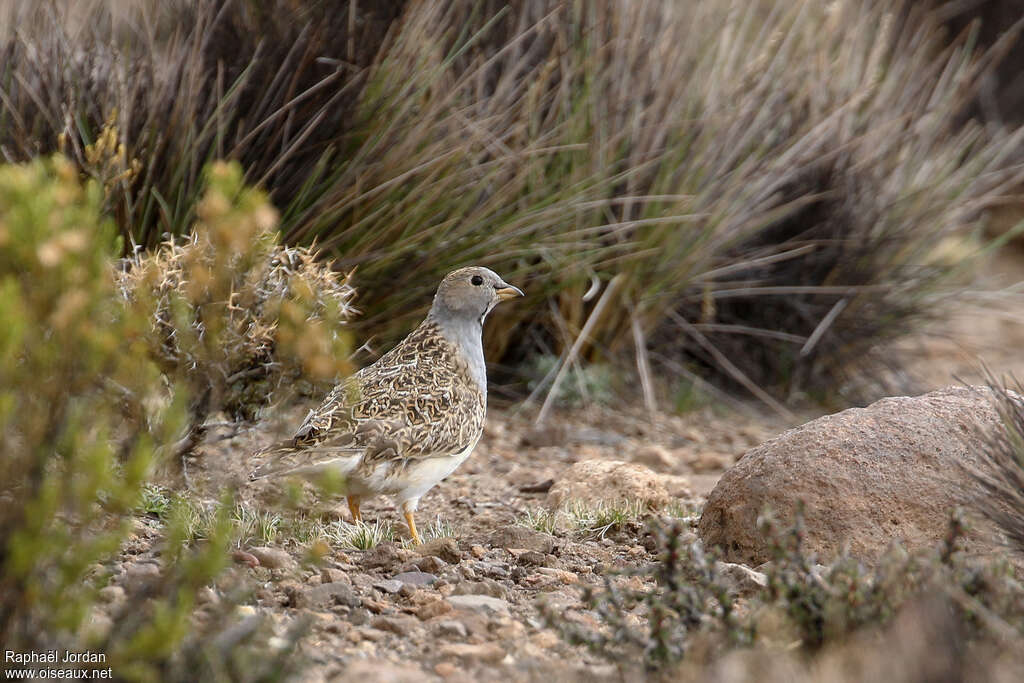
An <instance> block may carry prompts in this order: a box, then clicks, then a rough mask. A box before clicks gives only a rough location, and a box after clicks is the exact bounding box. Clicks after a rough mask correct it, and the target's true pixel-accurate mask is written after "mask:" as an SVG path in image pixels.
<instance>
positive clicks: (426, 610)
mask: <svg viewBox="0 0 1024 683" xmlns="http://www.w3.org/2000/svg"><path fill="white" fill-rule="evenodd" d="M452 609H454V608H453V607H452V604H451V603H450V602H448V601H447V600H436V601H434V602H428V603H427V604H425V605H421V606H420V607H419V608H418V609H417V610H416V617H417V618H419V619H422V620H423V621H426V620H427V619H433V618H434V617H439V616H441V615H442V614H447V613H448V612H451V611H452Z"/></svg>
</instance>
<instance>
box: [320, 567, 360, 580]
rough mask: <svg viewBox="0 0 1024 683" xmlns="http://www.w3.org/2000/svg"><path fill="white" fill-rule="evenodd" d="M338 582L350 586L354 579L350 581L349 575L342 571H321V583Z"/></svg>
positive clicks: (325, 569) (332, 568)
mask: <svg viewBox="0 0 1024 683" xmlns="http://www.w3.org/2000/svg"><path fill="white" fill-rule="evenodd" d="M337 581H341V582H342V583H348V584H351V583H352V579H350V578H349V577H348V574H347V573H346V572H345V571H344V570H342V569H335V568H334V567H324V568H323V569H321V570H320V583H335V582H337Z"/></svg>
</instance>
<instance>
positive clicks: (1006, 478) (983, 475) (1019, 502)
mask: <svg viewBox="0 0 1024 683" xmlns="http://www.w3.org/2000/svg"><path fill="white" fill-rule="evenodd" d="M988 386H989V389H990V390H991V392H992V401H993V404H994V407H995V409H996V412H997V413H998V414H999V416H1000V417H1001V418H1002V424H1001V425H999V426H997V427H996V428H994V429H986V430H985V431H984V432H983V433H982V434H980V437H981V438H980V439H978V440H977V441H974V442H973V443H979V444H980V447H979V448H978V449H977V454H978V458H979V461H980V466H979V467H978V468H977V469H975V470H973V471H971V475H972V476H973V478H974V480H975V481H976V482H977V483H978V485H979V489H980V490H979V492H978V493H977V495H976V496H975V499H974V503H975V505H976V507H978V508H979V509H980V510H981V512H983V513H984V514H985V515H986V516H987V517H988V518H989V519H991V520H992V521H993V522H995V523H996V524H997V525H998V526H999V528H1001V529H1002V531H1003V533H1004V534H1006V537H1007V538H1008V539H1009V541H1010V543H1011V544H1012V545H1013V546H1014V548H1015V549H1016V551H1017V552H1018V553H1020V554H1022V555H1024V398H1022V396H1024V391H1022V387H1021V385H1020V383H1013V384H1012V385H1011V384H1005V383H998V382H995V381H994V380H990V381H989V383H988Z"/></svg>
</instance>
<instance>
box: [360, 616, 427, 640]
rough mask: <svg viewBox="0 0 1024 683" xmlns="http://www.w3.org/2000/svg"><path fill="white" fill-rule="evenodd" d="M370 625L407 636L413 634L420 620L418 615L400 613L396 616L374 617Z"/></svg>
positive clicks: (397, 634)
mask: <svg viewBox="0 0 1024 683" xmlns="http://www.w3.org/2000/svg"><path fill="white" fill-rule="evenodd" d="M370 625H371V626H373V627H374V628H376V629H380V630H381V631H390V632H391V633H394V634H395V635H396V636H402V637H403V638H404V637H407V636H409V635H411V634H412V632H413V631H414V630H416V628H417V627H419V625H420V622H419V620H418V619H416V617H411V616H409V615H407V614H398V615H394V616H380V617H374V618H373V620H372V621H371V622H370Z"/></svg>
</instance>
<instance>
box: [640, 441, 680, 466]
mask: <svg viewBox="0 0 1024 683" xmlns="http://www.w3.org/2000/svg"><path fill="white" fill-rule="evenodd" d="M633 462H636V463H639V464H641V465H644V466H646V467H650V468H651V469H652V470H654V471H655V472H669V471H671V470H672V468H674V467H675V465H676V459H675V458H673V457H672V453H671V452H670V451H669V450H668V449H667V448H665V447H664V446H659V445H657V444H648V445H646V446H641V447H640V448H638V449H637V450H636V453H634V454H633Z"/></svg>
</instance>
